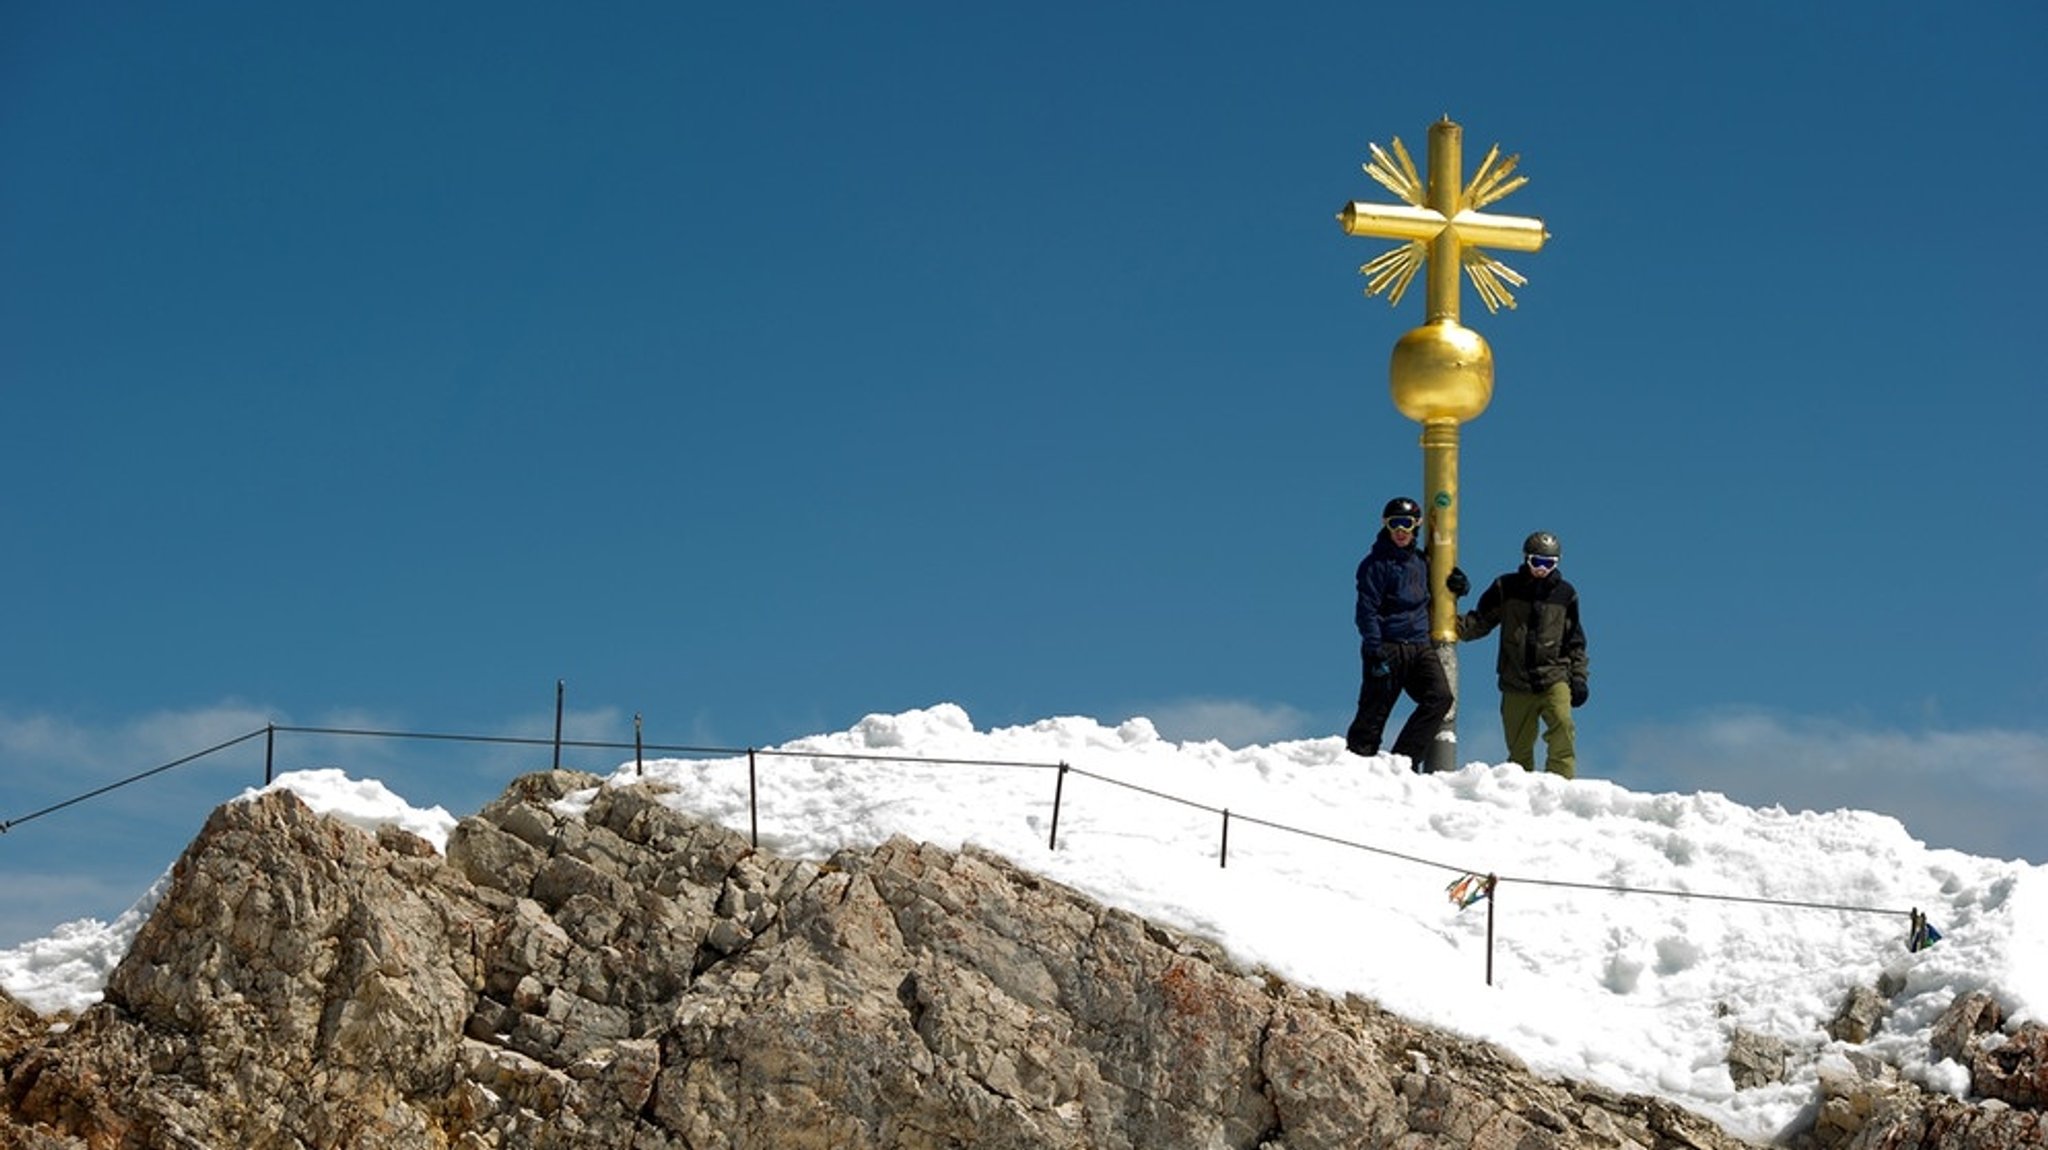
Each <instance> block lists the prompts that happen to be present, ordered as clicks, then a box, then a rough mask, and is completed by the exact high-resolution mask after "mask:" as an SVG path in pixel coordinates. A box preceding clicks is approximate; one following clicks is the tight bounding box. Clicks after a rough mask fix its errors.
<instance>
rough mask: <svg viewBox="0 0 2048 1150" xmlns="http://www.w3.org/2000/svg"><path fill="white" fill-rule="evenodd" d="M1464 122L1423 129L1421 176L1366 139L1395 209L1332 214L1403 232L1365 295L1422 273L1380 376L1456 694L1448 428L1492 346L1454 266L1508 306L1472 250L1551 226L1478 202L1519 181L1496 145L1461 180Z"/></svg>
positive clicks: (1488, 387)
mask: <svg viewBox="0 0 2048 1150" xmlns="http://www.w3.org/2000/svg"><path fill="white" fill-rule="evenodd" d="M1463 141H1464V130H1463V129H1462V128H1460V127H1458V125H1457V124H1455V123H1453V122H1452V121H1451V118H1450V117H1449V116H1445V117H1444V118H1443V119H1441V120H1439V121H1438V122H1436V123H1434V124H1432V125H1430V128H1429V178H1428V179H1427V180H1425V179H1424V178H1423V177H1422V175H1421V174H1420V173H1418V172H1417V171H1416V170H1415V161H1414V160H1412V159H1410V158H1409V156H1408V149H1407V148H1405V147H1403V146H1402V144H1401V141H1400V139H1399V138H1398V137H1396V138H1395V140H1394V151H1393V154H1392V155H1389V154H1388V153H1387V152H1386V151H1384V150H1382V149H1381V148H1380V146H1379V145H1378V144H1374V145H1372V162H1371V163H1369V164H1367V165H1365V172H1366V174H1367V175H1369V176H1371V177H1372V178H1373V179H1375V180H1378V181H1379V182H1380V185H1381V186H1383V187H1385V188H1386V189H1387V190H1388V191H1390V192H1393V193H1394V194H1395V195H1397V196H1399V197H1401V200H1402V202H1403V203H1404V204H1405V205H1406V206H1405V207H1401V206H1394V205H1386V204H1368V203H1362V202H1359V201H1356V200H1354V201H1352V202H1351V203H1348V204H1346V205H1344V210H1343V211H1341V212H1338V213H1337V222H1338V223H1340V224H1342V225H1344V231H1345V233H1346V234H1348V235H1354V236H1374V237H1378V238H1380V239H1390V240H1404V241H1406V242H1405V243H1403V244H1402V245H1401V246H1400V247H1397V248H1394V249H1393V250H1392V251H1388V252H1384V253H1382V254H1381V255H1380V256H1378V257H1377V258H1375V259H1373V260H1372V261H1371V262H1369V263H1367V264H1366V265H1365V266H1364V267H1361V268H1359V269H1358V270H1359V271H1360V272H1361V273H1362V274H1364V275H1366V276H1368V277H1369V278H1368V280H1367V281H1366V288H1365V294H1366V295H1368V296H1373V295H1378V294H1380V293H1382V292H1384V293H1386V296H1387V302H1388V303H1389V304H1390V305H1392V304H1398V303H1400V302H1401V296H1402V294H1403V293H1405V292H1406V291H1407V290H1408V285H1409V283H1411V282H1412V281H1413V280H1414V279H1415V274H1416V273H1417V272H1418V271H1425V270H1426V272H1427V278H1426V279H1425V280H1424V281H1423V282H1424V284H1425V285H1426V287H1427V294H1428V300H1427V303H1428V314H1427V315H1426V316H1425V317H1424V319H1423V323H1422V325H1421V326H1420V327H1417V328H1415V329H1413V330H1411V331H1409V332H1408V333H1407V334H1406V335H1403V336H1402V337H1401V338H1400V339H1399V340H1397V341H1395V343H1394V354H1393V356H1392V357H1391V358H1390V359H1389V361H1388V363H1387V382H1388V384H1389V390H1390V392H1391V394H1392V396H1393V400H1394V407H1395V408H1396V409H1398V410H1399V411H1400V412H1401V414H1403V415H1405V416H1407V417H1408V418H1410V419H1412V420H1414V421H1416V422H1417V423H1420V424H1421V425H1422V498H1423V506H1424V508H1425V509H1426V512H1427V514H1428V516H1429V521H1428V524H1427V526H1426V527H1425V528H1424V531H1425V533H1426V537H1427V539H1428V541H1429V585H1430V591H1431V594H1430V604H1429V624H1430V625H1429V630H1430V639H1431V640H1432V641H1433V644H1434V646H1435V648H1436V654H1437V656H1438V658H1440V659H1441V660H1442V661H1443V665H1444V677H1445V678H1446V679H1448V680H1449V681H1450V684H1451V692H1452V696H1453V698H1454V699H1455V698H1456V695H1457V689H1458V650H1457V645H1458V606H1457V600H1456V597H1455V596H1453V595H1451V594H1450V592H1449V590H1448V589H1447V587H1446V581H1447V579H1448V577H1449V575H1450V573H1451V571H1452V570H1453V569H1454V568H1455V567H1456V566H1457V563H1458V511H1459V495H1458V428H1459V425H1460V424H1462V423H1464V422H1465V421H1466V420H1469V419H1473V418H1476V417H1477V416H1478V415H1479V413H1480V412H1482V411H1485V410H1486V405H1487V403H1488V402H1490V401H1491V400H1492V399H1493V349H1492V348H1490V347H1488V346H1486V340H1485V338H1484V337H1482V336H1481V335H1480V334H1479V333H1478V332H1476V331H1473V330H1472V329H1471V328H1468V327H1466V326H1465V325H1464V324H1462V323H1460V322H1458V270H1459V269H1460V268H1461V267H1462V268H1463V269H1464V270H1465V271H1466V272H1467V273H1468V274H1469V275H1471V277H1472V285H1473V286H1474V287H1475V288H1477V289H1478V290H1479V298H1480V299H1481V300H1483V301H1484V302H1485V303H1486V309H1487V310H1488V311H1491V312H1498V311H1499V310H1500V305H1502V304H1506V305H1507V306H1509V307H1514V306H1515V297H1514V293H1513V292H1511V291H1510V290H1508V289H1509V288H1510V287H1511V286H1512V287H1520V286H1522V284H1523V283H1525V282H1527V281H1525V280H1523V278H1522V277H1521V275H1520V274H1519V273H1517V272H1516V271H1515V270H1514V269H1513V268H1511V267H1509V266H1507V265H1506V264H1504V263H1502V262H1500V261H1499V260H1497V259H1495V258H1493V257H1492V256H1490V255H1488V254H1486V252H1484V251H1482V250H1481V249H1482V248H1489V247H1491V248H1507V249H1509V250H1511V251H1519V252H1533V251H1536V250H1538V249H1539V248H1541V247H1542V246H1543V241H1544V240H1547V239H1549V238H1550V233H1548V232H1546V231H1545V230H1544V229H1543V221H1542V220H1537V219H1529V218H1525V217H1522V216H1496V215H1488V214H1487V213H1485V212H1482V211H1480V209H1481V208H1484V207H1486V206H1487V205H1488V204H1491V203H1493V202H1495V201H1496V200H1499V199H1501V198H1502V197H1503V196H1506V195H1508V194H1509V193H1511V192H1513V191H1514V190H1515V189H1517V188H1519V187H1521V186H1522V185H1523V184H1525V183H1528V179H1527V177H1523V176H1517V175H1515V174H1514V173H1515V163H1516V160H1517V158H1516V157H1514V156H1510V157H1508V158H1507V159H1506V160H1505V161H1503V160H1502V159H1501V158H1500V149H1499V148H1498V147H1495V148H1494V149H1493V150H1492V151H1490V152H1488V153H1487V154H1486V159H1485V160H1483V161H1481V162H1480V164H1479V170H1478V171H1477V172H1475V173H1474V174H1473V176H1472V180H1471V182H1470V183H1461V182H1460V169H1461V166H1462V159H1461V156H1460V152H1461V150H1462V148H1463ZM1457 723H1458V712H1457V705H1456V703H1455V702H1454V703H1453V704H1452V708H1451V713H1450V714H1449V715H1448V716H1446V717H1445V719H1444V724H1443V727H1442V729H1441V730H1439V731H1438V732H1437V736H1436V739H1435V741H1434V742H1433V743H1432V744H1431V746H1430V748H1429V751H1428V754H1427V762H1428V769H1429V770H1433V771H1443V770H1455V769H1456V768H1457V748H1458V726H1457Z"/></svg>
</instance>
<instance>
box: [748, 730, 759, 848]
mask: <svg viewBox="0 0 2048 1150" xmlns="http://www.w3.org/2000/svg"><path fill="white" fill-rule="evenodd" d="M747 834H748V841H750V842H752V843H753V844H754V849H755V850H760V849H761V792H760V790H759V789H757V788H756V787H755V785H754V748H752V747H748V748H747Z"/></svg>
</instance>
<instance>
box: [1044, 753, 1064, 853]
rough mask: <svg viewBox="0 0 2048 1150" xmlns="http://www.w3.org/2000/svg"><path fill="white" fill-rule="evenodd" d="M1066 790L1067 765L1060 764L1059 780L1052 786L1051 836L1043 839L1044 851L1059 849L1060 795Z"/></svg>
mask: <svg viewBox="0 0 2048 1150" xmlns="http://www.w3.org/2000/svg"><path fill="white" fill-rule="evenodd" d="M1066 789H1067V764H1065V763H1061V764H1060V774H1059V779H1058V780H1057V781H1055V782H1054V783H1053V785H1052V834H1050V835H1047V836H1046V839H1045V849H1046V850H1049V851H1056V850H1058V849H1060V795H1061V794H1062V793H1064V792H1065V791H1066Z"/></svg>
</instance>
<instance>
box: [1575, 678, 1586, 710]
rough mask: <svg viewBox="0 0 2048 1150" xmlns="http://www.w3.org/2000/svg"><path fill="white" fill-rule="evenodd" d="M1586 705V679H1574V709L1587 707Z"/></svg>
mask: <svg viewBox="0 0 2048 1150" xmlns="http://www.w3.org/2000/svg"><path fill="white" fill-rule="evenodd" d="M1585 705H1586V681H1585V680H1584V679H1573V680H1572V706H1574V707H1583V706H1585Z"/></svg>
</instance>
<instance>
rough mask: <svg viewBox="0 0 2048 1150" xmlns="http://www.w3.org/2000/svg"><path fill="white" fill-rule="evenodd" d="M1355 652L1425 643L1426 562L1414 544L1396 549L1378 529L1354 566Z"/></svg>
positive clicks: (1427, 627)
mask: <svg viewBox="0 0 2048 1150" xmlns="http://www.w3.org/2000/svg"><path fill="white" fill-rule="evenodd" d="M1356 618H1357V622H1358V638H1359V640H1360V648H1361V649H1362V650H1364V651H1367V652H1372V651H1377V650H1379V649H1380V647H1382V646H1384V645H1385V644H1388V643H1427V642H1429V560H1428V559H1427V558H1425V557H1424V555H1423V553H1422V550H1421V549H1420V548H1418V547H1416V546H1415V545H1414V544H1412V543H1411V544H1409V545H1408V546H1406V547H1400V546H1396V545H1395V543H1394V540H1393V538H1392V537H1391V536H1389V535H1388V534H1387V529H1386V528H1384V527H1382V528H1380V533H1379V537H1378V538H1376V539H1374V540H1373V543H1372V550H1371V551H1370V552H1367V553H1366V556H1365V558H1364V559H1361V560H1359V562H1358V607H1357V611H1356Z"/></svg>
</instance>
